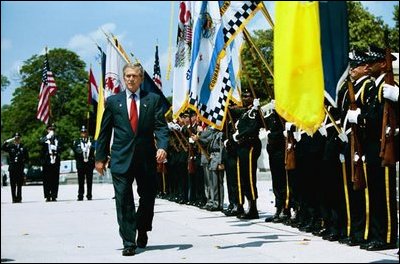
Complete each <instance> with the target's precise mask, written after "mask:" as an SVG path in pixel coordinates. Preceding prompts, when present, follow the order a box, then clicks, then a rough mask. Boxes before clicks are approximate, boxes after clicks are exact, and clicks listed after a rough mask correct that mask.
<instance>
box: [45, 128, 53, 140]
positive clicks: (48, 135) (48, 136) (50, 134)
mask: <svg viewBox="0 0 400 264" xmlns="http://www.w3.org/2000/svg"><path fill="white" fill-rule="evenodd" d="M52 136H54V131H53V130H50V132H49V133H48V134H47V136H46V137H47V138H48V139H50V138H51V137H52Z"/></svg>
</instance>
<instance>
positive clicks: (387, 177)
mask: <svg viewBox="0 0 400 264" xmlns="http://www.w3.org/2000/svg"><path fill="white" fill-rule="evenodd" d="M369 56H370V57H369V60H370V62H369V63H368V70H369V72H370V74H371V76H372V77H373V78H375V87H376V90H375V92H374V93H370V97H369V98H368V100H367V102H366V105H367V111H365V112H363V110H361V113H357V110H355V111H353V112H352V113H351V114H352V115H353V118H352V120H351V122H355V123H357V124H361V125H364V126H365V128H366V140H365V145H364V149H365V155H366V163H367V164H366V166H367V181H368V192H369V205H370V207H369V208H370V210H369V222H370V225H369V236H368V241H367V243H365V244H362V245H361V246H360V248H362V249H366V250H370V251H375V250H385V249H394V248H397V245H396V243H397V239H398V211H397V210H398V209H397V204H398V202H397V200H396V165H395V163H396V161H398V151H399V149H398V147H399V145H398V120H399V115H398V114H399V113H398V111H399V106H398V98H399V88H398V84H394V85H390V84H387V83H386V82H387V81H390V80H388V79H387V78H390V75H389V74H393V73H392V72H391V71H390V69H391V66H392V65H390V64H391V63H392V61H395V60H396V57H394V56H393V55H391V54H387V55H386V50H385V49H381V48H378V47H375V46H371V47H370V51H369ZM386 56H388V57H386ZM389 63H390V64H389ZM391 81H393V80H391ZM386 101H387V102H388V103H389V104H392V105H393V112H392V113H390V114H392V115H393V116H394V119H395V120H396V123H397V127H391V126H390V125H389V124H388V125H387V126H386V128H384V129H386V131H382V121H383V118H384V115H385V113H384V105H385V103H386ZM349 120H350V117H349ZM390 130H392V131H390ZM396 131H397V135H396ZM391 132H394V134H395V136H394V150H393V151H394V153H392V154H393V156H394V164H393V165H387V164H382V158H381V157H380V151H381V140H382V141H383V140H384V139H385V138H384V137H387V135H388V134H389V133H391Z"/></svg>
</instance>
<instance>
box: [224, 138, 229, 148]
mask: <svg viewBox="0 0 400 264" xmlns="http://www.w3.org/2000/svg"><path fill="white" fill-rule="evenodd" d="M227 144H228V140H227V139H225V140H224V146H225V148H226V145H227Z"/></svg>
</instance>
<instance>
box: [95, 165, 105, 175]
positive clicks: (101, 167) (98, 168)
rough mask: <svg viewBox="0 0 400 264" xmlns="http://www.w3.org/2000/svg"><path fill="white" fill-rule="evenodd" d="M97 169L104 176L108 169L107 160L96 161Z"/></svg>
mask: <svg viewBox="0 0 400 264" xmlns="http://www.w3.org/2000/svg"><path fill="white" fill-rule="evenodd" d="M95 169H96V171H97V172H98V173H99V174H100V175H101V176H103V175H104V172H105V171H106V162H104V161H96V163H95Z"/></svg>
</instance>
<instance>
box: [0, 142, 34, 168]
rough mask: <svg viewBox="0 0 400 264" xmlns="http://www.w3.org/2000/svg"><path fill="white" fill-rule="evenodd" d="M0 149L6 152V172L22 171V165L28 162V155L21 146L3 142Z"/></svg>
mask: <svg viewBox="0 0 400 264" xmlns="http://www.w3.org/2000/svg"><path fill="white" fill-rule="evenodd" d="M1 149H2V150H4V151H6V152H8V155H9V161H8V164H9V167H8V170H9V171H11V170H14V169H23V168H24V164H25V163H27V162H28V159H29V154H28V151H27V149H26V148H25V147H24V145H23V144H19V145H18V146H17V145H16V144H14V143H7V142H4V143H3V145H2V146H1Z"/></svg>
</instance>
